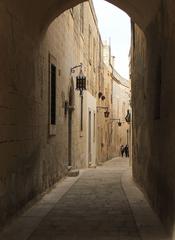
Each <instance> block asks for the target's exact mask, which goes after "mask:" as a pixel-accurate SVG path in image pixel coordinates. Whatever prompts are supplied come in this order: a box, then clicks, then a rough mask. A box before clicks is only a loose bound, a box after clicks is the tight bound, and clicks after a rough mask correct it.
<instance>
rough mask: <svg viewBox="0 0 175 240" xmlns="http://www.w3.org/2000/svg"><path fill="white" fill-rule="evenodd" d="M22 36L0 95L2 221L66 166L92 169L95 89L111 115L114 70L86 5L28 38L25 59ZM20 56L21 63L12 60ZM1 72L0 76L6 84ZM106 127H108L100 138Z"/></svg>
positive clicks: (95, 132)
mask: <svg viewBox="0 0 175 240" xmlns="http://www.w3.org/2000/svg"><path fill="white" fill-rule="evenodd" d="M16 24H18V23H16ZM12 32H13V30H12ZM18 34H19V36H18ZM12 35H13V34H12ZM20 36H21V35H20V32H19V33H18V32H15V35H14V36H13V38H14V45H13V44H12V46H11V51H12V52H13V54H12V55H13V56H12V57H11V61H10V62H9V63H8V64H9V67H10V71H9V72H8V74H12V75H13V79H12V78H9V82H6V83H4V84H6V85H8V87H7V91H4V92H3V94H1V96H0V98H1V101H2V102H3V103H6V105H5V107H3V108H2V109H1V110H2V112H1V113H2V114H1V119H0V121H1V124H2V125H3V127H2V131H1V140H0V141H1V145H0V148H1V149H0V150H1V154H2V155H1V156H2V158H3V163H0V177H1V183H0V192H1V198H0V210H1V213H2V214H1V217H0V220H1V221H2V222H4V221H5V219H7V218H8V216H9V215H12V214H13V213H15V212H16V211H17V210H18V209H19V208H21V207H22V206H24V205H25V203H27V202H28V201H30V200H31V199H33V198H34V197H36V196H37V195H38V194H39V193H41V192H43V191H45V190H46V189H48V188H50V187H51V186H53V184H54V183H55V182H57V181H58V180H59V179H61V178H62V177H63V176H65V175H66V174H67V172H68V170H69V169H70V168H71V167H72V168H85V167H89V166H94V165H96V164H97V155H98V154H97V153H98V149H97V145H98V143H97V135H98V134H99V131H98V128H97V114H98V113H97V105H98V100H99V99H98V93H99V91H102V92H103V93H104V95H105V96H106V100H105V101H104V102H103V104H104V106H106V105H108V106H109V111H111V96H110V91H111V86H112V85H111V80H110V81H109V83H108V79H111V77H110V74H111V67H110V66H105V65H104V61H103V44H102V41H101V37H100V33H99V30H98V26H97V19H96V15H95V11H94V8H93V4H92V2H91V1H89V2H84V3H81V4H80V5H77V6H76V7H73V8H71V9H69V10H67V11H65V12H64V13H63V14H61V15H60V16H59V17H58V18H56V19H55V20H54V21H53V22H52V23H51V24H50V25H49V27H48V29H47V31H46V32H45V34H43V35H41V36H40V40H39V41H40V44H38V41H33V43H32V46H28V48H26V56H27V57H25V61H23V57H24V56H23V54H24V53H21V48H22V46H23V43H24V39H23V38H22V36H21V38H20V39H21V41H20V44H19V45H17V44H16V43H15V41H16V40H15V39H16V38H18V37H20ZM25 40H26V41H27V39H25ZM28 40H29V39H28ZM14 46H15V47H14ZM32 47H34V48H35V49H36V51H32ZM7 54H9V53H7ZM17 55H18V56H19V59H18V61H17V62H15V56H17ZM29 56H30V57H29ZM34 59H35V60H36V61H35V60H34ZM80 63H82V64H83V67H82V70H83V73H84V75H85V76H86V79H87V90H86V91H84V92H83V98H82V97H81V96H80V92H79V91H76V76H77V75H79V73H80V67H77V68H74V67H76V66H78V65H80ZM19 68H20V70H19ZM29 68H31V70H29ZM72 68H74V69H73V70H72V71H71V69H72ZM6 74H7V72H5V71H4V72H2V77H3V76H4V79H5V75H6ZM23 74H24V76H25V77H23ZM101 88H102V90H101ZM7 120H8V124H7ZM103 121H106V119H105V118H103ZM107 121H108V122H109V119H108V120H107ZM108 129H109V126H108V125H105V132H104V133H103V139H104V141H106V136H107V138H108ZM104 145H106V144H104ZM106 146H108V145H106ZM7 149H9V150H7ZM106 154H108V156H107V157H106ZM104 156H105V157H104ZM102 158H104V159H103V161H104V160H106V159H108V158H109V150H107V149H104V151H103V152H102ZM4 163H5V164H4ZM15 186H17V187H15Z"/></svg>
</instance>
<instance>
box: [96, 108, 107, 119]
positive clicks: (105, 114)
mask: <svg viewBox="0 0 175 240" xmlns="http://www.w3.org/2000/svg"><path fill="white" fill-rule="evenodd" d="M98 109H105V110H106V111H105V112H104V117H105V118H108V117H109V114H110V112H109V111H108V107H101V106H98V107H97V110H98Z"/></svg>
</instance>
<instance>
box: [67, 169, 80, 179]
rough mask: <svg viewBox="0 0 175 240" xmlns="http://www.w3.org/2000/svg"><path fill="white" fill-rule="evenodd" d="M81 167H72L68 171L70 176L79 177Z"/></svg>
mask: <svg viewBox="0 0 175 240" xmlns="http://www.w3.org/2000/svg"><path fill="white" fill-rule="evenodd" d="M79 173H80V171H79V169H72V170H70V171H69V172H68V174H67V175H68V177H77V176H78V175H79Z"/></svg>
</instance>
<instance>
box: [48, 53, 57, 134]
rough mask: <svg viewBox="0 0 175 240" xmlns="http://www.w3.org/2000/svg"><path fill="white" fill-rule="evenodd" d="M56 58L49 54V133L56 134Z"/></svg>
mask: <svg viewBox="0 0 175 240" xmlns="http://www.w3.org/2000/svg"><path fill="white" fill-rule="evenodd" d="M56 76H57V68H56V59H55V58H54V57H53V56H52V55H49V90H50V97H49V99H50V101H49V134H50V135H56V78H57V77H56Z"/></svg>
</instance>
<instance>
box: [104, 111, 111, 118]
mask: <svg viewBox="0 0 175 240" xmlns="http://www.w3.org/2000/svg"><path fill="white" fill-rule="evenodd" d="M109 114H110V112H109V111H108V109H107V110H106V111H105V112H104V116H105V118H108V117H109Z"/></svg>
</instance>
